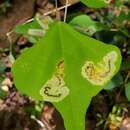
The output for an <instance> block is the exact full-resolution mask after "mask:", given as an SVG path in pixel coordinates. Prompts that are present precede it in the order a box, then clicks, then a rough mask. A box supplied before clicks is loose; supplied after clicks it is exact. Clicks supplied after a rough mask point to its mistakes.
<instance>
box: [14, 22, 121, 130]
mask: <svg viewBox="0 0 130 130" xmlns="http://www.w3.org/2000/svg"><path fill="white" fill-rule="evenodd" d="M92 23H93V24H94V26H96V25H95V22H92ZM120 63H121V54H120V51H119V49H118V48H117V47H115V46H113V45H107V44H104V43H103V42H100V41H98V40H95V39H93V38H90V37H88V36H85V35H83V34H80V33H79V32H77V31H75V30H74V29H73V28H72V27H71V26H70V25H67V24H66V23H63V22H56V23H55V22H54V23H52V24H51V26H50V28H49V29H48V30H47V32H46V34H45V35H44V37H43V38H40V39H39V40H38V43H37V44H36V45H34V46H33V47H32V48H30V49H27V50H25V51H24V52H23V53H22V54H21V56H20V57H19V58H18V59H17V60H16V62H15V63H14V65H13V68H12V73H13V76H14V82H15V85H16V87H17V88H18V89H19V90H20V91H21V92H22V93H23V94H26V95H29V96H31V97H32V98H34V99H35V100H44V101H48V102H51V103H53V105H54V106H55V107H56V108H57V110H58V111H59V112H60V113H61V115H62V117H63V119H64V124H65V127H66V129H67V130H73V129H75V130H84V129H85V113H86V111H87V108H88V106H89V104H90V102H91V99H92V97H93V96H95V95H96V94H97V93H98V92H99V91H100V90H102V89H103V88H104V87H105V86H106V85H107V83H108V82H109V81H110V80H111V79H112V77H113V76H114V75H115V74H116V73H117V72H118V70H119V68H120Z"/></svg>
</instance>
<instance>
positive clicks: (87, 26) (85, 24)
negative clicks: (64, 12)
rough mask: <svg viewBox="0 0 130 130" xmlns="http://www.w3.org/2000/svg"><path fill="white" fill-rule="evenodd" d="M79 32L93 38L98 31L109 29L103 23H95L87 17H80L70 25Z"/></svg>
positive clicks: (75, 18)
mask: <svg viewBox="0 0 130 130" xmlns="http://www.w3.org/2000/svg"><path fill="white" fill-rule="evenodd" d="M69 24H70V25H71V26H73V27H74V28H75V29H76V30H77V31H79V32H81V33H84V34H87V35H90V36H92V35H93V34H94V33H95V32H97V31H102V30H107V29H108V27H107V26H105V25H103V24H102V23H99V22H95V21H93V20H92V19H91V18H90V17H89V16H87V15H79V16H77V17H74V19H72V20H71V21H70V23H69Z"/></svg>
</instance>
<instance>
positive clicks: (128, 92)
mask: <svg viewBox="0 0 130 130" xmlns="http://www.w3.org/2000/svg"><path fill="white" fill-rule="evenodd" d="M125 95H126V97H127V99H128V100H129V101H130V82H128V83H127V84H126V85H125Z"/></svg>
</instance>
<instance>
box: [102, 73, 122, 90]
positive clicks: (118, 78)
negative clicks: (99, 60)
mask: <svg viewBox="0 0 130 130" xmlns="http://www.w3.org/2000/svg"><path fill="white" fill-rule="evenodd" d="M121 84H123V77H122V76H121V74H117V75H116V76H114V77H113V78H112V80H111V81H110V82H109V83H108V84H107V85H106V87H105V88H104V89H105V90H112V89H113V88H115V87H119V86H120V85H121Z"/></svg>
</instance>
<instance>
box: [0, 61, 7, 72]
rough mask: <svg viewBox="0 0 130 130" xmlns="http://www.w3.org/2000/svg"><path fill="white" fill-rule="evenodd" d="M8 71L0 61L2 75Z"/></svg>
mask: <svg viewBox="0 0 130 130" xmlns="http://www.w3.org/2000/svg"><path fill="white" fill-rule="evenodd" d="M5 69H6V65H5V64H4V63H2V62H1V61H0V74H3V73H4V71H5Z"/></svg>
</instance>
